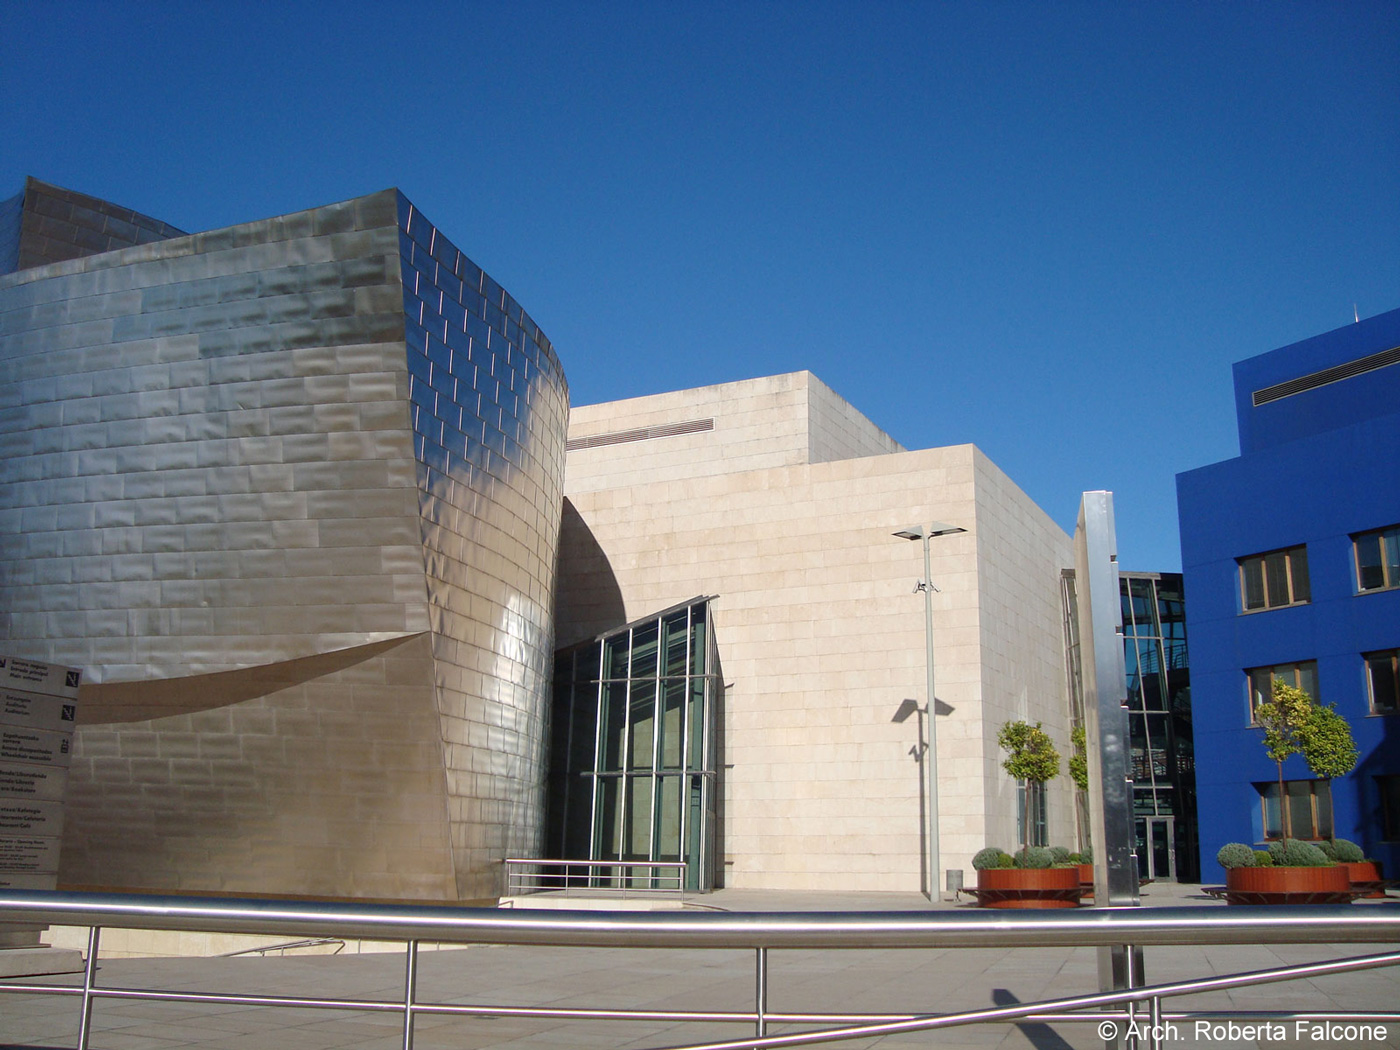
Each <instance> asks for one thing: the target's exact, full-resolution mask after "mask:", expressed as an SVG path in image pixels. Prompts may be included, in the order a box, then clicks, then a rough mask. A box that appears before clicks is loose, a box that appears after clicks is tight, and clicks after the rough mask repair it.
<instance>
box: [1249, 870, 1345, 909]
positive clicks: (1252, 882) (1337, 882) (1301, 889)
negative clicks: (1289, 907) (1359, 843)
mask: <svg viewBox="0 0 1400 1050" xmlns="http://www.w3.org/2000/svg"><path fill="white" fill-rule="evenodd" d="M1355 896H1356V894H1355V893H1354V892H1353V891H1352V888H1351V880H1350V879H1349V878H1347V872H1346V869H1345V868H1344V867H1342V866H1341V865H1339V864H1329V865H1327V866H1326V867H1323V868H1230V869H1228V870H1227V871H1226V872H1225V899H1226V900H1227V901H1229V902H1230V903H1231V904H1347V903H1349V902H1350V901H1351V900H1352V898H1353V897H1355Z"/></svg>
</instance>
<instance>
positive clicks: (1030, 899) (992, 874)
mask: <svg viewBox="0 0 1400 1050" xmlns="http://www.w3.org/2000/svg"><path fill="white" fill-rule="evenodd" d="M977 902H978V904H980V905H981V906H982V907H984V908H1077V907H1079V869H1078V868H1077V867H1074V868H987V869H986V870H984V871H979V872H978V873H977Z"/></svg>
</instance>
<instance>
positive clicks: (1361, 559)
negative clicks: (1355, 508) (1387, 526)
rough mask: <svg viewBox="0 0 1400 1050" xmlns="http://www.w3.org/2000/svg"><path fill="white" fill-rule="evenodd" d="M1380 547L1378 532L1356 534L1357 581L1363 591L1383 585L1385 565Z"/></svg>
mask: <svg viewBox="0 0 1400 1050" xmlns="http://www.w3.org/2000/svg"><path fill="white" fill-rule="evenodd" d="M1381 547H1382V543H1381V537H1380V534H1379V533H1372V534H1371V535H1369V536H1358V537H1357V539H1356V574H1357V577H1358V579H1357V582H1358V584H1359V585H1360V589H1361V590H1363V591H1371V590H1375V589H1376V588H1377V587H1384V586H1385V567H1384V564H1383V559H1382V557H1381V554H1382V550H1381Z"/></svg>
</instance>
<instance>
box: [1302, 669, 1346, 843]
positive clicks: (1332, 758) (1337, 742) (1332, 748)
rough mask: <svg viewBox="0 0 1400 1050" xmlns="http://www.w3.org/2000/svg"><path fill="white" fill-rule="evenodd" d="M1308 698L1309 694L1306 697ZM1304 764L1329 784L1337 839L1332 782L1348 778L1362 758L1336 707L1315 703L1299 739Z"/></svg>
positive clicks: (1329, 810)
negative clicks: (1358, 760) (1338, 778)
mask: <svg viewBox="0 0 1400 1050" xmlns="http://www.w3.org/2000/svg"><path fill="white" fill-rule="evenodd" d="M1304 695H1306V694H1304ZM1299 742H1300V744H1301V746H1302V751H1303V761H1304V762H1306V763H1307V764H1308V768H1309V769H1310V770H1312V772H1313V776H1316V777H1321V778H1322V779H1323V780H1325V781H1327V823H1328V826H1329V827H1330V828H1331V830H1332V834H1331V836H1330V837H1331V838H1332V839H1334V840H1335V839H1336V837H1337V822H1336V821H1337V809H1336V806H1335V804H1334V803H1333V801H1332V779H1333V778H1334V777H1344V776H1346V775H1347V774H1348V773H1350V772H1351V771H1352V770H1353V769H1355V768H1356V762H1357V759H1359V758H1360V757H1361V755H1360V753H1359V752H1358V751H1357V750H1356V741H1355V740H1354V739H1353V738H1352V735H1351V726H1350V725H1349V724H1348V723H1347V720H1346V719H1345V718H1343V717H1342V716H1341V715H1339V714H1337V705H1336V704H1327V705H1326V706H1325V707H1324V706H1323V705H1322V704H1319V703H1314V704H1313V705H1312V709H1311V710H1310V711H1309V712H1308V717H1307V721H1306V722H1304V724H1303V732H1302V734H1301V735H1300V737H1299Z"/></svg>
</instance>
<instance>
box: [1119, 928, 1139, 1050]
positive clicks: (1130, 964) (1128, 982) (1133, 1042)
mask: <svg viewBox="0 0 1400 1050" xmlns="http://www.w3.org/2000/svg"><path fill="white" fill-rule="evenodd" d="M1123 956H1124V959H1123V965H1124V970H1123V977H1124V981H1123V984H1124V987H1126V988H1128V989H1133V988H1138V987H1140V986H1141V985H1142V973H1141V971H1139V970H1138V968H1137V966H1136V965H1135V963H1136V961H1137V959H1138V955H1137V953H1135V952H1134V951H1133V946H1132V945H1131V944H1126V945H1124V946H1123ZM1127 1006H1128V1034H1127V1038H1125V1039H1124V1040H1123V1044H1124V1046H1126V1047H1128V1048H1129V1050H1138V1037H1137V1019H1138V1011H1139V1010H1141V1008H1142V1004H1141V1003H1140V1002H1139V1001H1138V1000H1136V999H1129V1000H1128V1003H1127Z"/></svg>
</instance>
